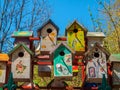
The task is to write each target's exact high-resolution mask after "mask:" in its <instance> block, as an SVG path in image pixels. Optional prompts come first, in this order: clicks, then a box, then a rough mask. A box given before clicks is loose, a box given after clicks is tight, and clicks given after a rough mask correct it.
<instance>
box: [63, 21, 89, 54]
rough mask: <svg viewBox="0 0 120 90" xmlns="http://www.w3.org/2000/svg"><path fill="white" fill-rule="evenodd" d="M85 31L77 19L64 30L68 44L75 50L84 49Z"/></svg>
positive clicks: (80, 50) (82, 50) (81, 50)
mask: <svg viewBox="0 0 120 90" xmlns="http://www.w3.org/2000/svg"><path fill="white" fill-rule="evenodd" d="M86 33H87V30H86V29H85V28H84V27H83V26H82V25H80V24H79V23H78V22H77V21H74V22H73V23H72V24H70V25H69V26H68V27H67V28H66V32H65V34H66V35H67V43H68V46H70V47H71V48H72V49H74V50H75V51H76V52H84V51H86V46H85V45H86V41H85V39H86Z"/></svg>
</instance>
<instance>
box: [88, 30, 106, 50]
mask: <svg viewBox="0 0 120 90" xmlns="http://www.w3.org/2000/svg"><path fill="white" fill-rule="evenodd" d="M104 38H105V34H104V33H103V32H87V40H88V49H90V48H92V47H93V46H94V44H95V43H96V42H98V43H99V44H100V45H101V46H103V39H104Z"/></svg>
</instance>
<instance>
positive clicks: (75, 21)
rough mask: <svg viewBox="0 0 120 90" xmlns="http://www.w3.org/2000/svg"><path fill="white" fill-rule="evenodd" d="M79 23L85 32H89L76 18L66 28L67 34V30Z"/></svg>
mask: <svg viewBox="0 0 120 90" xmlns="http://www.w3.org/2000/svg"><path fill="white" fill-rule="evenodd" d="M74 23H76V24H78V25H79V26H80V27H81V28H82V29H83V30H84V31H85V32H87V29H86V28H85V27H84V26H83V25H82V24H80V23H79V22H78V21H77V20H74V21H73V22H72V23H71V24H69V25H68V26H67V27H66V29H65V35H67V30H68V29H69V28H70V27H71V26H72V25H73V24H74Z"/></svg>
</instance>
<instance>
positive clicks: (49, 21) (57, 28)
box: [37, 19, 59, 33]
mask: <svg viewBox="0 0 120 90" xmlns="http://www.w3.org/2000/svg"><path fill="white" fill-rule="evenodd" d="M49 23H50V24H52V25H53V26H54V27H55V28H56V30H57V33H58V32H59V27H58V26H57V25H56V24H55V23H54V22H53V21H52V20H51V19H49V20H48V21H47V22H45V23H44V24H43V25H42V26H41V27H40V28H39V29H38V30H37V32H40V31H41V30H42V29H43V28H44V27H45V26H46V25H47V24H49Z"/></svg>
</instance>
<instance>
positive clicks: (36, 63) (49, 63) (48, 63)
mask: <svg viewBox="0 0 120 90" xmlns="http://www.w3.org/2000/svg"><path fill="white" fill-rule="evenodd" d="M34 64H35V65H52V62H40V61H38V62H34Z"/></svg>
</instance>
